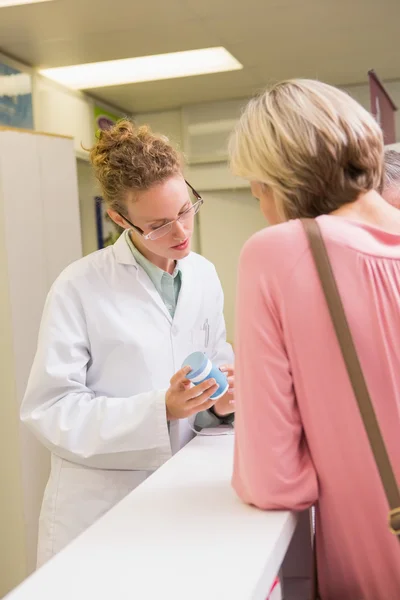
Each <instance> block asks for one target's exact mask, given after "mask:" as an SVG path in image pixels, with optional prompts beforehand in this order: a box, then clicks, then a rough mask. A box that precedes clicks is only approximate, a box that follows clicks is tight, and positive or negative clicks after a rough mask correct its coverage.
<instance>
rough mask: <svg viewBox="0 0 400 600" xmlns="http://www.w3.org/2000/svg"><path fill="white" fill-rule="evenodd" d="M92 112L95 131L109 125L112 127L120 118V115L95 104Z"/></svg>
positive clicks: (106, 127)
mask: <svg viewBox="0 0 400 600" xmlns="http://www.w3.org/2000/svg"><path fill="white" fill-rule="evenodd" d="M93 112H94V121H95V125H94V127H95V131H96V133H97V132H98V131H99V129H108V128H109V127H112V126H113V125H115V123H116V122H117V121H118V120H119V119H120V118H121V116H120V115H116V114H113V113H112V112H110V111H109V110H105V109H104V108H102V107H101V106H98V105H97V104H95V105H94V107H93Z"/></svg>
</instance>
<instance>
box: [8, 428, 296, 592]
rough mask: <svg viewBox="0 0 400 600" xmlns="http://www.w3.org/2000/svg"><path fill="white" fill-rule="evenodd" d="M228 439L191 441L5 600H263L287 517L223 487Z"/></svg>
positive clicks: (290, 526) (288, 534)
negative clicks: (251, 503)
mask: <svg viewBox="0 0 400 600" xmlns="http://www.w3.org/2000/svg"><path fill="white" fill-rule="evenodd" d="M232 454H233V436H232V435H229V436H228V435H225V436H218V437H210V436H209V437H206V436H203V437H201V436H199V437H197V438H196V439H194V440H193V441H192V442H190V443H189V444H188V445H187V446H186V447H185V448H184V449H183V450H181V451H180V452H179V453H178V454H177V455H175V456H174V457H173V458H172V459H171V460H170V461H169V462H168V463H167V464H166V465H164V466H163V467H161V468H160V469H159V470H158V471H157V472H156V473H155V474H154V475H152V476H151V477H150V478H149V479H148V480H147V481H146V482H145V483H143V484H142V485H141V486H140V487H139V488H137V489H136V490H134V491H133V492H132V493H131V494H129V496H127V498H125V499H124V500H123V501H122V502H121V503H120V504H118V505H117V506H116V507H114V508H113V509H112V510H111V511H110V512H109V513H108V514H107V515H105V516H104V517H103V518H102V519H100V520H99V521H98V522H97V523H95V524H94V525H93V526H92V527H91V528H90V529H89V530H87V531H86V532H85V533H84V534H83V535H81V536H80V537H79V538H78V539H77V540H75V541H74V542H73V543H72V544H70V545H69V546H68V548H66V549H65V550H64V551H63V552H61V553H60V554H59V555H58V556H56V557H55V558H54V559H52V560H51V561H50V562H49V563H47V564H46V565H45V566H44V567H42V569H40V570H39V571H37V572H36V573H34V574H33V575H32V576H31V577H30V578H29V579H27V580H26V581H25V582H24V583H23V584H22V585H21V586H19V587H18V588H17V589H16V590H14V591H13V592H12V593H11V594H9V595H8V596H7V600H33V599H37V600H39V599H40V600H128V599H129V600H167V599H168V600H170V599H171V600H200V599H202V600H205V599H207V600H214V599H215V600H217V599H218V600H265V598H266V595H267V593H268V590H269V588H270V586H271V585H272V582H273V580H274V577H275V576H276V574H277V572H278V570H279V567H280V564H281V562H282V560H283V558H284V555H285V553H286V550H287V548H288V545H289V543H290V540H291V538H292V535H293V533H294V529H295V525H296V519H295V517H294V516H293V515H292V514H290V513H288V512H262V511H259V510H257V509H254V508H251V507H249V506H246V505H244V504H242V503H241V502H240V500H239V499H238V498H237V497H236V495H235V493H234V491H233V490H232V489H231V486H230V478H231V470H232Z"/></svg>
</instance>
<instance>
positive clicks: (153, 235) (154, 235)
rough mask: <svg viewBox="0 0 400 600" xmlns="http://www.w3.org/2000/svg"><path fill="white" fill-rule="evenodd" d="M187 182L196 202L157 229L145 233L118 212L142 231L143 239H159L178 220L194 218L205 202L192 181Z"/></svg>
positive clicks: (138, 229) (183, 220)
mask: <svg viewBox="0 0 400 600" xmlns="http://www.w3.org/2000/svg"><path fill="white" fill-rule="evenodd" d="M185 183H186V185H187V186H188V187H189V188H190V189H191V190H192V193H193V196H194V197H195V199H196V202H195V203H194V204H192V206H190V207H189V208H188V209H186V210H185V211H184V212H183V213H182V214H180V215H179V217H178V218H177V219H174V220H173V221H169V222H168V223H165V225H161V227H157V229H153V231H150V233H144V231H143V229H140V227H137V226H136V225H134V224H133V223H132V222H131V221H130V220H129V219H127V218H126V217H125V215H123V214H121V213H120V212H118V214H119V216H120V217H121V218H122V219H124V221H126V222H127V223H129V225H130V226H131V227H132V228H133V229H134V230H135V231H137V232H138V233H140V235H141V236H142V237H143V239H145V240H158V239H159V238H160V237H163V236H164V235H166V234H167V233H169V232H170V231H171V229H172V226H173V224H174V223H176V222H179V223H185V222H186V221H189V220H190V219H192V218H193V217H194V215H196V214H197V213H198V212H199V210H200V208H201V206H202V204H203V202H204V200H203V198H202V197H201V196H200V194H198V193H197V192H196V190H195V189H194V188H193V187H192V186H191V185H190V183H188V182H187V181H186V180H185Z"/></svg>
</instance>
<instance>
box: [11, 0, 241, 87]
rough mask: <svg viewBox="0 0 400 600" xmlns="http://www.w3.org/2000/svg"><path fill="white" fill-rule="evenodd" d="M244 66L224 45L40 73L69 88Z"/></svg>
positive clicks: (136, 81) (61, 68) (138, 80)
mask: <svg viewBox="0 0 400 600" xmlns="http://www.w3.org/2000/svg"><path fill="white" fill-rule="evenodd" d="M0 1H1V0H0ZM242 68H243V65H241V64H240V62H239V61H237V60H236V58H234V57H233V56H232V54H230V53H229V52H228V51H227V50H225V48H222V47H220V48H203V49H202V50H188V51H185V52H171V53H169V54H158V55H154V56H140V57H137V58H124V59H122V60H109V61H105V62H100V63H89V64H86V65H73V66H70V67H57V68H54V69H43V70H41V71H40V73H41V74H42V75H44V76H45V77H49V78H50V79H53V80H54V81H57V82H58V83H61V84H62V85H65V86H67V87H69V88H73V89H75V90H85V89H89V88H98V87H106V86H110V85H123V84H126V83H139V82H144V81H156V80H159V79H173V78H175V77H189V76H190V75H206V74H209V73H221V72H223V71H236V70H238V69H242Z"/></svg>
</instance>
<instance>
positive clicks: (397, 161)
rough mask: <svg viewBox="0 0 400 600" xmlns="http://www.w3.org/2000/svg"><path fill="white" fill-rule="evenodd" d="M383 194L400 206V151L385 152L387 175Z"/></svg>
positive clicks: (397, 206)
mask: <svg viewBox="0 0 400 600" xmlns="http://www.w3.org/2000/svg"><path fill="white" fill-rule="evenodd" d="M382 196H383V197H384V198H385V200H387V201H388V202H390V204H392V205H393V206H395V207H396V208H400V153H399V152H396V150H387V151H386V152H385V177H384V180H383V190H382Z"/></svg>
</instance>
